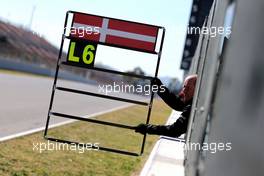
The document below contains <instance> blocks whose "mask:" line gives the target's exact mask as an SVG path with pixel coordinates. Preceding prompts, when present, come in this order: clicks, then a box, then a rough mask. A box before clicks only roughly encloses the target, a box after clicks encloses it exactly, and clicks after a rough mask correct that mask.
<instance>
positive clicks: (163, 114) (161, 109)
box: [0, 100, 171, 176]
mask: <svg viewBox="0 0 264 176" xmlns="http://www.w3.org/2000/svg"><path fill="white" fill-rule="evenodd" d="M170 111H171V110H170V108H169V107H168V106H167V105H165V104H164V103H163V102H162V101H159V100H156V101H155V102H154V104H153V108H152V119H151V123H155V124H163V123H165V121H166V119H167V117H168V116H169V114H170ZM145 112H146V108H144V107H141V106H132V107H129V108H125V109H122V110H118V111H115V112H112V113H108V114H105V115H101V116H98V117H96V118H97V119H101V120H105V121H111V122H119V123H123V124H128V125H136V124H138V123H140V122H143V121H144V119H145V117H144V116H143V115H142V114H144V113H145ZM49 136H56V137H60V138H64V139H72V140H78V141H81V142H84V143H88V142H91V143H95V142H98V143H100V144H99V146H107V147H113V148H118V149H123V150H129V151H135V152H139V149H140V142H141V140H142V135H139V134H135V133H134V131H132V130H126V129H120V128H114V127H107V126H100V125H94V124H91V123H85V122H74V123H71V124H68V125H64V126H61V127H57V128H54V129H51V130H49ZM157 138H158V137H157V136H148V137H147V143H146V147H145V152H144V154H143V156H141V157H134V156H125V155H120V154H115V153H109V152H103V151H85V152H84V153H80V152H77V151H65V150H64V151H62V150H60V151H58V150H57V151H56V150H55V151H47V150H46V151H43V152H42V153H40V152H39V151H38V150H33V144H36V143H43V142H45V143H47V141H46V140H43V133H42V132H39V133H35V134H32V135H29V136H24V137H21V138H17V139H13V140H9V141H5V142H2V143H0V148H1V149H0V175H1V176H7V175H8V176H9V175H12V176H26V175H30V176H31V175H33V176H34V175H36V176H38V175H42V176H47V175H51V176H53V175H54V176H65V175H66V176H67V175H80V176H81V175H83V176H85V175H86V176H94V175H96V176H119V175H120V176H127V175H138V174H139V172H140V170H141V168H142V166H143V164H144V162H145V161H146V159H147V157H148V155H149V153H150V151H151V149H152V147H153V145H154V144H155V142H156V140H157Z"/></svg>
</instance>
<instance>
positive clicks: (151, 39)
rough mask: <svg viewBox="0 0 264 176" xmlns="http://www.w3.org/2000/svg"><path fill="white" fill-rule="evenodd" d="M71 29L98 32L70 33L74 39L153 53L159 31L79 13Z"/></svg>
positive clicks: (146, 25)
mask: <svg viewBox="0 0 264 176" xmlns="http://www.w3.org/2000/svg"><path fill="white" fill-rule="evenodd" d="M72 27H73V28H75V29H88V28H89V29H91V28H93V29H95V27H96V28H97V29H98V30H99V33H98V31H95V30H93V32H90V33H85V32H84V33H83V31H81V30H77V32H75V33H74V34H73V33H71V36H72V37H75V38H83V39H86V40H90V41H95V42H100V43H105V44H107V45H112V46H117V47H123V48H128V49H134V50H142V51H149V52H155V47H156V41H157V36H158V31H159V27H158V26H153V25H148V24H142V23H136V22H129V21H124V20H118V19H112V18H107V17H101V16H95V15H88V14H81V13H75V14H74V17H73V25H72ZM78 32H79V33H80V32H82V34H83V35H79V34H78Z"/></svg>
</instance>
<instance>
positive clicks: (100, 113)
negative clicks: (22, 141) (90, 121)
mask: <svg viewBox="0 0 264 176" xmlns="http://www.w3.org/2000/svg"><path fill="white" fill-rule="evenodd" d="M130 106H133V105H132V104H127V105H123V106H119V107H116V108H112V109H109V110H105V111H101V112H97V113H93V114H89V115H84V116H83V117H84V118H92V117H95V116H99V115H102V114H106V113H109V112H113V111H117V110H120V109H124V108H127V107H130ZM76 121H78V120H67V121H64V122H60V123H56V124H53V125H49V129H51V128H55V127H58V126H61V125H66V124H69V123H72V122H76ZM44 129H45V126H44V127H40V128H35V129H32V130H28V131H24V132H20V133H16V134H12V135H9V136H5V137H2V138H0V142H3V141H6V140H10V139H14V138H17V137H21V136H25V135H29V134H32V133H36V132H39V131H43V130H44Z"/></svg>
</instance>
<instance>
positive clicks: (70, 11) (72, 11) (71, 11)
mask: <svg viewBox="0 0 264 176" xmlns="http://www.w3.org/2000/svg"><path fill="white" fill-rule="evenodd" d="M67 13H77V14H83V15H91V16H96V17H101V18H109V19H113V20H118V21H125V22H130V23H136V24H141V25H147V26H152V27H157V28H164V27H162V26H157V25H153V24H148V23H140V22H135V21H128V20H123V19H118V18H112V17H107V16H101V15H94V14H89V13H83V12H78V11H74V10H69V11H67Z"/></svg>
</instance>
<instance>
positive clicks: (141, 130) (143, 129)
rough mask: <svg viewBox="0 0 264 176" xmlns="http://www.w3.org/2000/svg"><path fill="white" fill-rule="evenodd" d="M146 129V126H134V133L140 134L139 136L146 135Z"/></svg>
mask: <svg viewBox="0 0 264 176" xmlns="http://www.w3.org/2000/svg"><path fill="white" fill-rule="evenodd" d="M147 128H148V125H147V124H143V123H141V124H139V125H138V126H136V128H135V132H136V133H141V134H146V133H147Z"/></svg>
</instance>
